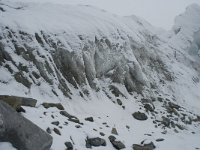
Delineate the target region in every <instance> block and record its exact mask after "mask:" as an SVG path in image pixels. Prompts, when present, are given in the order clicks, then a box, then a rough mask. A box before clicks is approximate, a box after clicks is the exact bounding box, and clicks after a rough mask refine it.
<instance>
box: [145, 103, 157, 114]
mask: <svg viewBox="0 0 200 150" xmlns="http://www.w3.org/2000/svg"><path fill="white" fill-rule="evenodd" d="M144 108H145V109H146V111H147V112H148V111H150V112H153V111H154V109H155V108H154V106H153V105H150V104H144Z"/></svg>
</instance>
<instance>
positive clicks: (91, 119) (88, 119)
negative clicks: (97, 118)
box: [85, 117, 94, 122]
mask: <svg viewBox="0 0 200 150" xmlns="http://www.w3.org/2000/svg"><path fill="white" fill-rule="evenodd" d="M85 120H86V121H90V122H94V119H93V117H88V118H85Z"/></svg>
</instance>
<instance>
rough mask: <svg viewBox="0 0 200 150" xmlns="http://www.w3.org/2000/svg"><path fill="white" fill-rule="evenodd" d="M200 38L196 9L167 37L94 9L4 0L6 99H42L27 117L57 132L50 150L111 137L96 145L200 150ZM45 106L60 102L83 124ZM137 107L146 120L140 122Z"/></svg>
mask: <svg viewBox="0 0 200 150" xmlns="http://www.w3.org/2000/svg"><path fill="white" fill-rule="evenodd" d="M199 33H200V6H198V5H196V4H193V5H191V6H189V7H188V8H187V9H186V12H185V13H184V14H182V15H180V16H177V18H176V20H175V25H174V27H173V29H172V30H171V31H169V32H167V31H164V30H161V29H157V28H155V27H153V26H151V25H150V24H149V23H148V22H146V21H145V20H142V19H140V18H137V17H136V16H129V17H119V16H117V15H114V14H111V13H108V12H105V11H104V10H101V9H99V8H95V7H91V6H84V5H66V4H63V5H61V4H52V3H34V2H12V1H11V0H10V1H8V0H0V95H14V96H22V97H31V98H34V99H36V100H38V102H37V107H36V108H30V107H23V108H24V109H25V111H26V112H25V113H22V115H23V116H25V117H26V118H28V119H29V120H31V121H32V122H34V123H35V124H36V125H38V126H39V127H41V128H42V129H43V130H47V129H48V128H49V130H48V132H49V133H50V134H51V135H52V136H53V144H52V147H51V149H52V150H64V149H66V146H65V144H64V143H65V142H67V141H68V142H71V143H72V144H73V147H74V149H77V150H84V149H87V148H86V142H85V140H86V138H87V137H89V138H94V137H101V138H103V139H105V140H106V146H105V147H102V146H101V147H92V149H98V150H102V149H103V150H112V149H115V148H114V147H113V145H112V144H111V142H110V141H109V139H108V137H109V136H110V135H114V136H115V137H116V138H117V140H119V141H121V142H122V143H123V144H124V145H125V146H126V148H125V149H127V150H132V149H133V148H132V146H133V144H140V143H141V142H142V141H143V142H144V144H145V143H147V144H148V143H150V142H151V141H152V142H153V143H154V145H155V146H156V150H169V149H172V150H195V149H200V143H199V139H200V117H199V116H200V111H199V110H200V57H199V56H200V42H199V40H200V36H199V35H200V34H199ZM43 102H48V103H50V102H51V103H61V104H62V105H63V107H64V108H65V111H67V112H68V113H69V114H71V115H74V116H76V117H77V118H78V119H79V121H80V122H79V123H77V122H73V121H70V119H69V118H67V117H66V116H63V115H62V114H61V113H60V110H59V109H57V108H48V109H46V108H44V107H43V106H42V105H41V104H42V103H43ZM151 108H152V109H154V110H150V109H151ZM138 111H140V112H142V113H145V114H146V115H147V117H148V119H146V120H143V121H141V120H138V119H135V118H134V117H133V115H132V114H133V113H134V112H138ZM87 117H93V119H94V121H93V122H90V121H87V120H85V118H87ZM165 118H168V119H169V120H168V119H165ZM57 121H58V125H55V123H53V124H52V122H57ZM55 128H56V129H58V130H59V132H60V135H59V134H58V133H56V132H55V130H54V129H55ZM113 128H116V130H117V135H115V134H113V133H111V131H112V129H113ZM160 138H163V139H164V140H163V141H159V140H158V139H160ZM10 147H11V145H10V144H9V143H0V149H2V150H3V149H6V150H13V149H15V148H10Z"/></svg>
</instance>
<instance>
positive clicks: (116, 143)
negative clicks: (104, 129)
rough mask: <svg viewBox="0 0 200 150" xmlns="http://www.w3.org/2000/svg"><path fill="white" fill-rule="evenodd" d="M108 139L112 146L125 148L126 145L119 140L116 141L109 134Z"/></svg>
mask: <svg viewBox="0 0 200 150" xmlns="http://www.w3.org/2000/svg"><path fill="white" fill-rule="evenodd" d="M108 139H109V140H110V142H111V143H112V145H113V147H114V148H116V149H118V150H120V149H124V148H126V146H125V145H124V144H123V143H122V142H121V141H116V138H115V137H114V136H112V135H111V136H109V137H108Z"/></svg>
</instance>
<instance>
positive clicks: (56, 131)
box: [53, 128, 61, 135]
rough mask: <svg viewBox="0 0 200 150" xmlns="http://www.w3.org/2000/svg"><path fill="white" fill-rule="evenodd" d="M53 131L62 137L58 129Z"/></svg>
mask: <svg viewBox="0 0 200 150" xmlns="http://www.w3.org/2000/svg"><path fill="white" fill-rule="evenodd" d="M53 131H54V132H55V133H56V134H58V135H61V133H60V131H59V130H58V129H57V128H54V129H53Z"/></svg>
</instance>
